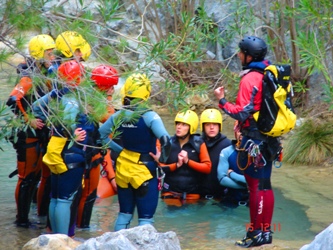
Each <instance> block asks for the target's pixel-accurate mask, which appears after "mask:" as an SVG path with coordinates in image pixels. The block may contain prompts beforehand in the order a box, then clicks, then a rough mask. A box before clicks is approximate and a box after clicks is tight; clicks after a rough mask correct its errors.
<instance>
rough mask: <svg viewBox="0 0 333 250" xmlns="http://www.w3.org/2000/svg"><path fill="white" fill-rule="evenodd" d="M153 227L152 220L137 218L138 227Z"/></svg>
mask: <svg viewBox="0 0 333 250" xmlns="http://www.w3.org/2000/svg"><path fill="white" fill-rule="evenodd" d="M147 224H150V225H153V224H154V219H153V218H150V219H146V218H139V226H143V225H147Z"/></svg>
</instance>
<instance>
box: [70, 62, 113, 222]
mask: <svg viewBox="0 0 333 250" xmlns="http://www.w3.org/2000/svg"><path fill="white" fill-rule="evenodd" d="M91 79H92V80H93V81H94V83H95V84H96V87H97V89H98V90H99V91H101V92H102V93H103V94H105V95H106V96H105V99H106V100H107V101H108V102H110V101H111V98H112V94H113V92H114V86H115V85H117V84H118V80H119V75H118V72H117V70H116V69H115V68H114V67H112V66H110V65H104V64H103V65H98V66H97V67H95V68H94V69H93V70H92V72H91ZM107 108H108V110H107V114H106V115H105V116H104V117H103V119H102V120H101V122H102V123H103V122H105V121H106V120H107V118H109V117H110V115H112V114H113V113H114V108H113V107H112V105H111V104H108V106H107ZM98 139H99V138H98ZM99 151H100V150H97V151H96V152H95V153H94V154H93V157H92V160H91V163H90V164H89V167H88V168H87V169H86V171H85V173H84V184H83V188H82V195H81V197H80V201H79V207H78V213H77V221H76V225H77V226H78V227H79V228H89V227H90V219H91V215H92V210H93V205H94V203H95V200H96V198H97V186H98V182H99V178H100V165H101V164H102V163H103V168H105V171H106V172H107V174H108V179H109V181H110V183H111V185H112V187H113V189H117V186H116V181H115V173H114V170H113V166H112V162H111V157H110V150H108V151H106V152H105V153H106V154H105V155H104V156H103V155H101V154H100V152H99Z"/></svg>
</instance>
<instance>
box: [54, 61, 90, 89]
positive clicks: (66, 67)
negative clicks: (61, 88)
mask: <svg viewBox="0 0 333 250" xmlns="http://www.w3.org/2000/svg"><path fill="white" fill-rule="evenodd" d="M58 76H59V78H60V79H62V80H64V81H65V82H66V84H68V85H70V86H78V85H79V84H80V83H81V80H82V78H83V76H84V66H83V65H82V64H81V63H78V62H77V61H75V60H71V61H67V62H64V63H62V64H61V65H60V66H59V68H58Z"/></svg>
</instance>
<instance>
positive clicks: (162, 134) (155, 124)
mask: <svg viewBox="0 0 333 250" xmlns="http://www.w3.org/2000/svg"><path fill="white" fill-rule="evenodd" d="M143 119H144V121H145V123H146V125H147V126H148V127H149V128H151V130H152V131H153V133H154V135H155V136H156V138H158V139H159V140H160V143H161V156H160V159H159V161H160V162H162V163H165V162H166V161H167V159H168V157H169V154H170V151H171V141H170V136H169V133H168V131H167V130H166V128H165V126H164V123H163V121H162V119H161V117H160V116H159V115H158V114H157V113H156V112H154V111H148V112H146V113H145V114H144V116H143Z"/></svg>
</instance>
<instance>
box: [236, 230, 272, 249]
mask: <svg viewBox="0 0 333 250" xmlns="http://www.w3.org/2000/svg"><path fill="white" fill-rule="evenodd" d="M272 238H273V237H272V232H271V231H268V232H262V231H261V230H253V231H248V232H247V233H246V235H245V237H244V238H243V239H242V240H240V241H237V242H236V243H235V245H236V246H240V247H244V248H249V247H256V246H261V245H264V244H271V243H272V240H273V239H272Z"/></svg>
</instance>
